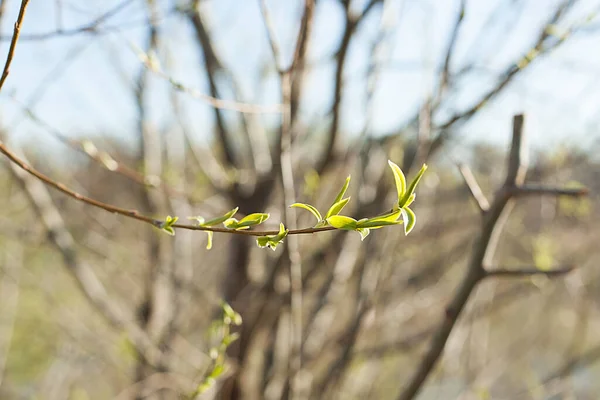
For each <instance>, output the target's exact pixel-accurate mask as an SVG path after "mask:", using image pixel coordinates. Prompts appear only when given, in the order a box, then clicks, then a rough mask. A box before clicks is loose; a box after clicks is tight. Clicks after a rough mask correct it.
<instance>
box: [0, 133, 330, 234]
mask: <svg viewBox="0 0 600 400" xmlns="http://www.w3.org/2000/svg"><path fill="white" fill-rule="evenodd" d="M0 153H2V154H4V155H5V156H6V157H8V159H9V160H11V161H12V162H13V163H15V164H16V165H18V166H19V167H21V168H22V169H23V170H25V171H27V172H28V173H29V174H31V175H33V176H35V177H36V178H38V179H39V180H41V181H42V182H44V183H45V184H46V185H49V186H52V187H53V188H55V189H57V190H58V191H60V192H62V193H64V194H66V195H67V196H69V197H72V198H74V199H75V200H78V201H81V202H83V203H86V204H88V205H91V206H93V207H96V208H101V209H103V210H105V211H108V212H111V213H113V214H119V215H122V216H124V217H128V218H132V219H135V220H138V221H142V222H145V223H148V224H150V225H152V226H154V227H156V228H161V227H162V226H163V223H164V222H163V221H162V220H159V219H155V218H152V217H149V216H146V215H143V214H141V213H140V212H139V211H137V210H132V209H126V208H121V207H117V206H114V205H112V204H107V203H103V202H101V201H98V200H95V199H92V198H90V197H87V196H84V195H82V194H80V193H77V192H75V191H74V190H72V189H69V188H68V187H67V186H65V185H64V184H62V183H60V182H57V181H55V180H53V179H51V178H49V177H48V176H46V175H44V174H42V173H41V172H39V171H37V170H36V169H34V168H32V167H31V166H29V165H28V164H27V163H26V162H25V161H23V160H21V159H20V158H19V157H17V155H15V154H14V153H13V152H12V151H10V150H9V149H8V148H7V147H6V145H4V143H2V142H0ZM171 226H172V227H173V228H178V229H188V230H193V231H206V232H218V233H233V234H237V235H247V236H265V235H276V234H277V233H279V231H278V230H269V231H247V230H245V231H244V230H234V229H227V228H215V227H205V226H197V225H188V224H173V225H171ZM335 229H336V228H334V227H331V226H326V227H322V228H302V229H294V230H290V231H289V232H288V235H301V234H309V233H317V232H324V231H332V230H335Z"/></svg>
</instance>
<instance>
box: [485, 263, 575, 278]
mask: <svg viewBox="0 0 600 400" xmlns="http://www.w3.org/2000/svg"><path fill="white" fill-rule="evenodd" d="M574 269H575V267H573V266H566V267H558V268H552V269H547V270H545V269H539V268H535V267H525V268H515V269H508V268H494V269H491V270H487V271H486V274H485V276H486V278H519V277H528V276H534V275H544V276H548V277H552V276H562V275H566V274H568V273H569V272H571V271H573V270H574Z"/></svg>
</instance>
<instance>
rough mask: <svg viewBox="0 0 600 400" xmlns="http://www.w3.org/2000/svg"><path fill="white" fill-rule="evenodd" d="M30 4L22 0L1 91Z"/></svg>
mask: <svg viewBox="0 0 600 400" xmlns="http://www.w3.org/2000/svg"><path fill="white" fill-rule="evenodd" d="M28 5H29V0H21V8H20V9H19V16H18V17H17V22H15V29H14V31H13V37H12V39H11V41H10V48H9V49H8V54H7V56H6V62H5V63H4V70H3V71H2V77H1V78H0V91H1V90H2V86H4V82H5V81H6V78H8V74H9V73H10V64H11V63H12V60H13V57H14V56H15V49H16V48H17V42H18V41H19V35H20V34H21V25H22V24H23V18H25V11H26V10H27V6H28Z"/></svg>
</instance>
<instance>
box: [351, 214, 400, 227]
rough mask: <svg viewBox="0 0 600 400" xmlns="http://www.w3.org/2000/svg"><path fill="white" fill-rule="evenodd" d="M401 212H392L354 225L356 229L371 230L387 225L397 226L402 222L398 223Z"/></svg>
mask: <svg viewBox="0 0 600 400" xmlns="http://www.w3.org/2000/svg"><path fill="white" fill-rule="evenodd" d="M400 214H401V211H400V210H398V211H394V212H392V213H388V214H384V215H379V216H377V217H373V218H369V219H367V220H366V221H358V223H357V224H356V227H357V228H371V229H379V228H383V227H384V226H389V225H398V224H401V223H402V221H398V218H399V217H400Z"/></svg>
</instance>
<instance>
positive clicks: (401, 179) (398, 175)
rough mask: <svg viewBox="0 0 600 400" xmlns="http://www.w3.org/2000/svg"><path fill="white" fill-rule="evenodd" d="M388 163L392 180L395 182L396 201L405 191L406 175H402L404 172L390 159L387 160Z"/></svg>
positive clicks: (400, 198)
mask: <svg viewBox="0 0 600 400" xmlns="http://www.w3.org/2000/svg"><path fill="white" fill-rule="evenodd" d="M388 164H389V166H390V168H391V169H392V173H393V174H394V181H395V182H396V191H397V192H398V203H400V201H401V200H402V198H403V197H404V194H405V193H406V177H405V176H404V172H402V170H401V169H400V167H399V166H398V165H396V164H395V163H394V162H392V161H391V160H388Z"/></svg>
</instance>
